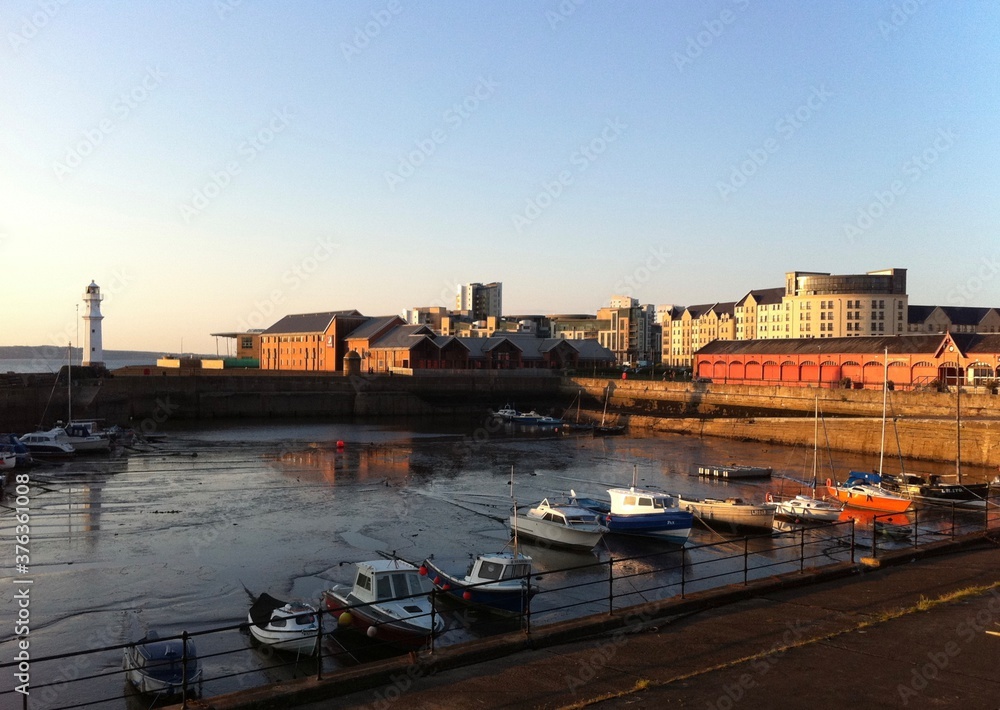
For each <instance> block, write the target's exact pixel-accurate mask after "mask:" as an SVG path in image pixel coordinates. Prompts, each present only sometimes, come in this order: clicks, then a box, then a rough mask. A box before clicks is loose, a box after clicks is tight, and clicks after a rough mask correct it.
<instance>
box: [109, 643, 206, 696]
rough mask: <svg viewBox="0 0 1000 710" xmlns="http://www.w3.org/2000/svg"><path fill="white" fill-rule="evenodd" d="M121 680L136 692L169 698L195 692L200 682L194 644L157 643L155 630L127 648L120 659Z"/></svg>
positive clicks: (199, 667) (199, 671)
mask: <svg viewBox="0 0 1000 710" xmlns="http://www.w3.org/2000/svg"><path fill="white" fill-rule="evenodd" d="M122 667H123V668H124V669H125V678H126V679H127V680H128V682H129V683H131V684H132V685H133V686H134V687H135V689H136V690H137V691H139V692H140V693H146V694H149V695H162V696H173V695H180V694H183V693H184V690H185V688H186V689H187V694H188V695H189V696H192V697H193V696H194V695H196V694H197V693H196V692H195V688H196V687H197V684H198V683H199V681H201V665H200V664H199V662H198V653H197V651H196V650H195V646H194V641H192V640H191V639H187V640H186V645H185V641H184V640H182V639H166V640H162V641H161V640H160V638H159V636H158V635H157V634H156V632H155V631H150V632H149V633H148V634H147V635H146V637H145V638H143V639H141V640H140V641H137V642H136V643H134V644H132V645H131V646H128V647H127V648H126V649H125V653H124V656H123V658H122Z"/></svg>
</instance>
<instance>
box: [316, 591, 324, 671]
mask: <svg viewBox="0 0 1000 710" xmlns="http://www.w3.org/2000/svg"><path fill="white" fill-rule="evenodd" d="M316 680H323V609H322V608H319V609H317V610H316Z"/></svg>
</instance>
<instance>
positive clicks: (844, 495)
mask: <svg viewBox="0 0 1000 710" xmlns="http://www.w3.org/2000/svg"><path fill="white" fill-rule="evenodd" d="M888 394H889V349H888V348H886V351H885V366H884V374H883V377H882V445H881V451H880V452H879V460H878V473H877V474H866V473H858V472H856V471H851V474H850V476H849V477H848V479H847V482H846V483H843V484H838V483H835V482H834V481H831V480H830V479H829V478H828V479H826V490H827V492H828V493H829V494H830V495H831V496H833V497H834V498H836V499H837V500H839V501H840V502H842V503H846V504H847V505H848V506H851V507H853V508H864V509H866V510H878V511H882V512H886V513H905V512H906V511H907V510H909V509H910V507H911V506H912V505H913V501H912V500H910V499H909V498H904V497H903V496H901V495H897V494H895V493H892V492H890V491H887V490H885V489H884V488H882V486H881V485H879V484H880V482H881V480H882V460H883V458H884V456H885V409H886V401H887V399H888Z"/></svg>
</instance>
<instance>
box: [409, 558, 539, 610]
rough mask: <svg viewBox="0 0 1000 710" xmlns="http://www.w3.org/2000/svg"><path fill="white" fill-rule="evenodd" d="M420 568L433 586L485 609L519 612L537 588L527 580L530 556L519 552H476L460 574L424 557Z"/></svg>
mask: <svg viewBox="0 0 1000 710" xmlns="http://www.w3.org/2000/svg"><path fill="white" fill-rule="evenodd" d="M424 572H426V574H427V576H428V577H429V578H430V580H431V582H432V584H433V585H434V586H435V587H436V588H437V589H439V590H440V591H443V592H448V593H449V594H450V595H451V597H452V598H454V599H455V600H456V601H459V602H461V603H463V604H468V605H470V606H474V607H479V608H481V609H484V610H487V611H494V612H500V613H505V614H522V613H524V611H525V610H526V609H527V606H528V601H529V600H530V599H531V597H533V596H534V595H535V594H536V593H537V592H538V587H537V586H535V585H533V584H531V558H530V557H528V556H526V555H522V554H520V553H514V552H497V553H492V554H484V555H478V556H477V557H476V559H475V560H473V562H472V564H471V565H469V569H468V570H467V571H466V573H465V574H464V575H461V576H460V575H459V574H457V573H455V572H453V571H448V570H446V569H444V567H443V566H441V565H440V564H439V563H438V562H436V561H435V560H433V559H427V560H424V563H423V565H421V573H422V574H423V573H424Z"/></svg>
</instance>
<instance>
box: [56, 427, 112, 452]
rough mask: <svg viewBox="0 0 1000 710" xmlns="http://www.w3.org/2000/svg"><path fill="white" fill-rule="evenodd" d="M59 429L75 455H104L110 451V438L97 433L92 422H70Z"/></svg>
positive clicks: (105, 434) (102, 433)
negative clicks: (97, 453) (95, 453)
mask: <svg viewBox="0 0 1000 710" xmlns="http://www.w3.org/2000/svg"><path fill="white" fill-rule="evenodd" d="M57 428H61V429H62V431H63V435H64V437H65V440H66V442H67V443H69V444H70V445H71V446H72V447H73V448H74V449H76V451H77V453H92V452H103V453H106V452H108V451H110V450H111V437H110V436H108V434H107V433H105V432H101V431H99V430H98V429H97V428H96V426H95V425H94V422H70V423H69V424H67V425H66V426H63V427H60V426H58V425H57Z"/></svg>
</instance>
